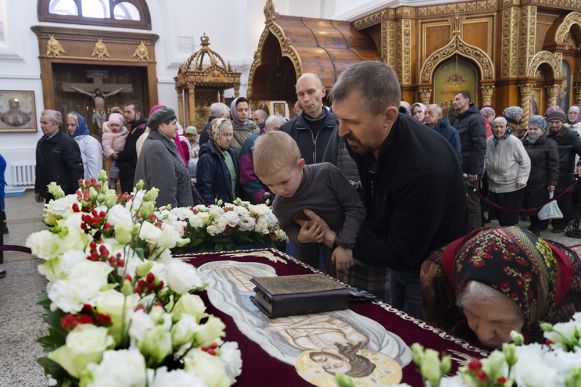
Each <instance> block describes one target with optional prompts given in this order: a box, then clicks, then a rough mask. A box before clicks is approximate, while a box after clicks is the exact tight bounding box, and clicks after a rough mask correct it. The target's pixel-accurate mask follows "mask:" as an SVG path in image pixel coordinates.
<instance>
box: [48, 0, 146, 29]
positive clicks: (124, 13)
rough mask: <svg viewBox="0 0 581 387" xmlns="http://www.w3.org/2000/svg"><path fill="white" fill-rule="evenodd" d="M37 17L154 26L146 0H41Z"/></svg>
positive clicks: (98, 23)
mask: <svg viewBox="0 0 581 387" xmlns="http://www.w3.org/2000/svg"><path fill="white" fill-rule="evenodd" d="M38 20H40V21H49V22H60V23H74V24H91V25H98V26H110V27H124V28H143V29H148V30H150V29H151V17H150V15H149V8H148V7H147V4H146V2H145V0H125V1H119V0H39V2H38Z"/></svg>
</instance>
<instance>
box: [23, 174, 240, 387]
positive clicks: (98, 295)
mask: <svg viewBox="0 0 581 387" xmlns="http://www.w3.org/2000/svg"><path fill="white" fill-rule="evenodd" d="M142 188H143V184H142V183H141V182H140V183H139V184H137V186H136V187H135V191H134V192H133V193H132V194H123V195H119V196H118V195H116V194H115V191H114V190H112V189H108V188H107V176H106V174H105V172H104V171H102V172H101V174H100V175H99V179H98V180H95V179H93V180H86V181H81V182H80V188H79V190H78V191H77V192H76V194H74V195H67V196H65V195H64V192H63V191H62V190H61V189H60V187H58V186H57V185H56V184H54V183H52V184H51V185H50V186H49V191H50V192H51V193H52V194H53V196H54V197H55V199H54V200H52V201H50V203H48V204H47V205H46V207H45V213H44V221H45V223H46V224H47V225H48V226H49V229H48V230H43V231H39V232H36V233H33V234H31V235H30V236H29V237H28V239H27V241H26V244H27V246H28V247H30V248H31V250H32V253H33V254H35V255H36V256H37V257H38V258H40V259H41V260H42V261H43V262H42V264H40V265H39V268H38V269H39V271H40V273H41V274H43V275H44V276H45V277H46V278H47V280H48V285H47V289H46V292H45V293H43V294H42V295H41V296H40V298H39V302H38V303H39V304H40V305H42V306H43V307H44V308H45V311H46V315H45V321H46V322H47V324H48V335H47V336H45V337H42V338H41V339H39V342H40V343H41V344H42V345H43V347H44V349H45V350H46V351H47V352H48V355H47V356H46V357H42V358H40V359H39V360H38V361H39V363H40V364H41V365H42V366H43V367H44V369H45V371H46V373H47V374H48V375H50V376H51V377H52V378H53V379H55V380H56V381H57V383H58V385H65V386H77V385H79V386H83V387H84V386H86V387H96V386H182V385H183V386H186V385H187V386H229V385H232V384H233V383H234V382H235V378H236V377H237V376H238V375H240V373H241V366H242V361H241V356H240V351H239V349H238V344H237V343H235V342H224V341H223V340H222V338H223V337H224V328H225V326H224V324H223V323H222V321H220V319H218V318H217V317H215V316H212V315H209V314H207V313H206V307H205V305H204V302H203V301H202V299H201V298H200V297H199V296H198V295H195V294H193V293H194V292H196V291H201V290H203V289H204V288H205V286H206V281H205V279H204V278H202V277H201V276H200V275H199V274H198V272H197V271H196V269H195V268H194V267H193V266H191V265H189V264H187V263H185V262H182V261H180V260H177V259H173V258H172V255H171V253H170V249H172V248H175V247H176V246H177V247H179V246H183V245H186V244H187V243H189V239H188V238H184V237H183V230H184V228H185V225H184V224H182V223H183V222H180V221H177V220H175V221H173V222H172V221H164V220H163V219H161V218H160V217H159V213H156V208H155V204H154V203H155V199H156V197H157V193H158V190H157V189H155V188H154V189H150V190H148V191H144V190H143V189H142ZM176 210H177V209H176ZM184 211H185V210H184Z"/></svg>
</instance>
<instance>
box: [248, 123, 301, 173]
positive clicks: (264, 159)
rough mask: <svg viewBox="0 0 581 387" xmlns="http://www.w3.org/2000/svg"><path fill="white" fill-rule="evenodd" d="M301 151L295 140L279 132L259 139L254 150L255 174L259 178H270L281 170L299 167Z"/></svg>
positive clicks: (269, 133) (270, 133)
mask: <svg viewBox="0 0 581 387" xmlns="http://www.w3.org/2000/svg"><path fill="white" fill-rule="evenodd" d="M300 158H301V151H300V150H299V147H298V145H297V143H296V142H295V140H293V138H292V137H291V136H289V135H288V134H286V133H285V132H281V131H278V130H275V131H272V132H268V133H265V134H263V135H261V136H260V137H258V139H257V140H256V142H255V143H254V147H253V148H252V161H253V163H254V172H255V173H256V175H257V176H258V177H260V176H269V175H271V174H272V173H274V172H276V171H278V170H279V169H281V168H286V167H288V166H294V165H297V163H298V161H299V160H300Z"/></svg>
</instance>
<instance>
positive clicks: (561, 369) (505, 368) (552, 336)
mask: <svg viewBox="0 0 581 387" xmlns="http://www.w3.org/2000/svg"><path fill="white" fill-rule="evenodd" d="M541 328H542V329H543V331H544V337H545V339H546V340H545V344H527V345H523V342H524V338H523V336H522V335H521V334H519V333H516V332H514V331H513V332H512V333H511V336H512V339H513V343H507V344H503V346H502V350H496V351H493V352H492V353H491V354H490V355H489V356H488V357H487V358H485V359H472V360H470V361H469V362H468V363H467V364H466V365H464V366H462V367H460V369H459V370H458V373H457V374H456V375H455V376H451V377H445V374H446V373H447V372H448V371H449V370H450V365H451V359H450V356H443V357H442V358H441V359H440V357H439V355H438V353H436V352H435V351H433V350H431V349H426V350H424V348H423V347H422V346H421V345H419V344H414V345H413V346H412V351H413V359H414V362H415V363H416V364H417V365H418V367H420V372H421V374H422V377H423V378H424V380H425V382H426V385H430V386H432V387H437V386H441V387H461V386H468V387H510V386H526V387H537V386H538V387H545V386H555V387H560V386H564V387H578V386H581V312H580V313H576V314H575V315H574V316H573V318H572V320H571V321H569V322H566V323H558V324H555V325H551V324H548V323H542V324H541Z"/></svg>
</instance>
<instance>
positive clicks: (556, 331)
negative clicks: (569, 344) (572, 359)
mask: <svg viewBox="0 0 581 387" xmlns="http://www.w3.org/2000/svg"><path fill="white" fill-rule="evenodd" d="M544 336H545V337H546V338H547V339H549V340H551V341H552V342H553V343H554V344H555V345H557V346H559V347H560V348H562V349H566V346H565V344H564V343H563V341H565V340H568V341H570V340H573V339H575V338H576V337H581V327H580V326H579V324H577V323H576V322H575V321H569V322H564V323H558V324H555V325H553V331H551V332H545V334H544Z"/></svg>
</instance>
